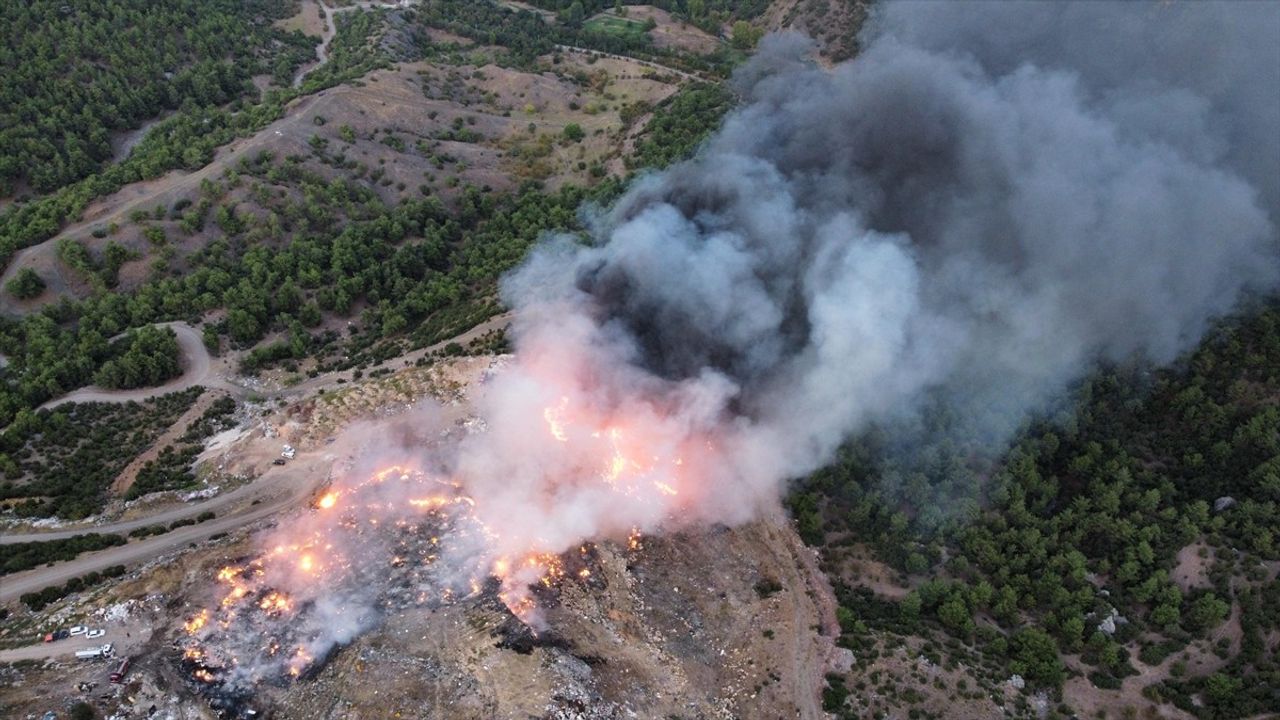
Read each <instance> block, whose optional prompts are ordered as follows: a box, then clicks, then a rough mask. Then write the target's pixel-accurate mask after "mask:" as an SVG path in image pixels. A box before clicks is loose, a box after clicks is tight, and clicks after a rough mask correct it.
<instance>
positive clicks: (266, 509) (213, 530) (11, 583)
mask: <svg viewBox="0 0 1280 720" xmlns="http://www.w3.org/2000/svg"><path fill="white" fill-rule="evenodd" d="M273 469H274V468H273ZM328 469H329V466H328V462H327V461H326V460H324V459H323V458H317V459H316V460H314V461H312V462H310V463H307V464H306V465H301V466H300V465H294V466H289V467H286V468H281V469H279V470H276V471H275V472H270V471H269V472H267V473H264V474H263V475H262V477H261V478H259V479H258V480H257V481H256V482H254V484H253V485H250V486H247V488H254V489H256V490H257V491H259V492H261V493H262V497H261V498H259V499H260V500H261V502H259V503H258V504H257V505H251V506H250V507H248V508H247V509H246V510H245V511H243V512H240V513H236V514H234V515H228V516H226V517H219V518H217V519H215V520H210V521H209V522H205V523H201V524H199V525H189V526H187V527H181V528H178V529H177V530H172V531H170V532H167V533H165V534H164V535H158V536H155V537H151V538H147V539H145V540H140V541H137V542H131V543H129V544H127V545H121V546H119V547H114V548H108V549H106V550H101V551H98V552H94V553H88V554H85V555H81V556H80V557H78V558H76V559H75V560H71V561H68V562H65V563H60V564H58V565H55V566H53V567H43V568H37V569H35V570H28V571H26V572H20V573H14V574H12V575H6V576H4V577H3V578H0V604H3V603H7V602H12V601H13V600H16V599H18V598H19V597H21V596H22V594H23V593H29V592H34V591H36V590H41V589H43V588H46V587H49V586H51V585H60V584H62V583H65V582H66V581H68V580H70V579H71V578H73V577H79V576H81V575H84V574H85V573H89V572H93V571H95V570H97V571H101V570H103V569H105V568H108V567H111V566H112V565H132V564H137V563H141V562H145V561H147V560H151V559H152V558H155V557H158V556H160V555H163V554H165V553H168V552H172V551H174V550H177V549H179V548H182V547H185V546H186V545H188V544H190V543H195V542H200V541H202V540H207V539H208V538H209V536H211V535H216V534H217V533H220V532H230V531H232V530H236V529H238V528H241V527H244V526H245V525H248V524H250V523H253V522H256V521H258V520H261V519H263V518H265V517H267V516H269V515H271V514H273V513H276V512H278V511H280V510H283V509H285V508H289V507H297V506H298V505H300V504H301V503H302V501H303V500H304V499H305V498H306V497H307V496H308V495H310V494H311V493H312V492H314V491H315V490H316V488H318V487H319V486H320V485H321V484H322V483H323V482H324V481H325V480H326V479H327V478H328ZM230 494H232V493H228V495H230ZM248 497H249V495H244V496H242V499H247V498H248ZM207 507H208V505H203V506H199V507H197V508H196V509H197V510H203V509H204V508H207ZM180 510H183V511H185V510H187V508H181V509H180ZM159 517H160V516H153V517H150V518H147V519H146V520H144V521H142V522H143V524H152V523H155V522H159Z"/></svg>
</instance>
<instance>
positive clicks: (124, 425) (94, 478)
mask: <svg viewBox="0 0 1280 720" xmlns="http://www.w3.org/2000/svg"><path fill="white" fill-rule="evenodd" d="M202 391H203V388H199V387H196V388H191V389H190V390H184V391H182V392H178V393H170V394H168V395H164V396H162V397H158V398H153V399H151V400H148V401H146V402H143V403H133V402H130V403H79V404H70V405H63V406H60V407H58V408H56V409H54V410H40V411H36V412H32V411H31V410H23V411H21V412H20V413H18V415H17V417H16V418H14V420H13V422H11V423H10V424H9V426H8V427H6V428H4V430H3V432H0V473H3V477H0V500H16V501H17V502H16V503H15V504H14V505H13V509H14V511H15V512H16V514H17V515H19V516H20V517H48V516H53V515H56V516H58V517H62V518H67V519H80V518H84V517H88V516H89V515H92V514H94V513H96V512H98V511H99V510H100V509H101V507H102V499H103V493H104V492H105V490H106V489H107V488H108V487H109V486H110V485H111V482H112V481H113V480H115V478H116V475H118V474H119V473H120V471H121V470H123V469H124V467H125V466H126V465H128V464H129V462H130V461H132V460H133V458H134V457H135V456H137V454H138V453H140V452H142V451H143V450H145V449H146V448H147V447H149V446H150V445H151V443H152V442H154V441H155V439H156V438H157V437H159V435H160V433H162V432H164V431H165V430H166V429H168V427H169V426H170V425H171V424H173V423H174V421H176V420H177V419H178V417H179V416H180V415H181V414H182V413H183V412H185V411H186V410H187V408H189V407H191V404H192V403H193V402H195V400H196V398H197V397H199V396H200V394H201V392H202Z"/></svg>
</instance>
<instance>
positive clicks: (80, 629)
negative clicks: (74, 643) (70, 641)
mask: <svg viewBox="0 0 1280 720" xmlns="http://www.w3.org/2000/svg"><path fill="white" fill-rule="evenodd" d="M87 632H89V628H87V627H85V626H84V625H76V626H75V627H73V628H71V635H72V636H73V637H74V636H76V635H83V634H85V633H87Z"/></svg>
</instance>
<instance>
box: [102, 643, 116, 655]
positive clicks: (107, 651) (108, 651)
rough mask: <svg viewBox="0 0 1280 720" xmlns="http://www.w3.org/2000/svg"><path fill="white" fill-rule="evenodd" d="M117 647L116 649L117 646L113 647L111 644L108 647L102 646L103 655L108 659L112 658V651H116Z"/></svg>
mask: <svg viewBox="0 0 1280 720" xmlns="http://www.w3.org/2000/svg"><path fill="white" fill-rule="evenodd" d="M115 647H116V646H115V645H112V644H111V643H107V644H106V645H103V646H102V654H103V655H106V656H107V657H111V651H112V650H115Z"/></svg>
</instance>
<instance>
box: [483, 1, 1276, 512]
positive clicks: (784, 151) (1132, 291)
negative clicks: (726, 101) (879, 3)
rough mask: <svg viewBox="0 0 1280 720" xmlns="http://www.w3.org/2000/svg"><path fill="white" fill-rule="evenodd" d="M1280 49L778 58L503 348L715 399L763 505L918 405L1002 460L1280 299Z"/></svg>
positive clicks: (969, 14) (1067, 22)
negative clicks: (1038, 424) (1122, 369)
mask: <svg viewBox="0 0 1280 720" xmlns="http://www.w3.org/2000/svg"><path fill="white" fill-rule="evenodd" d="M1277 37H1280V5H1277V4H1275V3H1221V4H1210V3H1181V2H1173V3H1163V2H1162V3H1155V2H1132V3H1073V4H1049V3H1008V2H999V3H978V2H965V3H936V4H935V3H915V2H902V3H888V4H886V5H884V6H883V7H882V8H881V11H880V13H879V15H878V16H877V17H876V19H875V21H874V22H873V23H872V26H871V27H870V29H869V30H868V31H867V33H866V35H865V37H864V38H863V47H864V51H863V52H862V54H861V55H860V56H859V57H858V58H857V59H855V60H853V61H851V62H848V63H845V64H842V65H840V66H837V67H835V68H833V69H830V70H828V69H824V68H822V67H819V66H817V65H815V64H814V63H813V62H812V61H811V59H810V58H811V57H812V54H813V53H812V51H813V46H812V44H811V42H810V41H808V40H807V39H805V38H803V37H800V36H798V35H776V36H772V37H768V38H766V39H765V40H764V42H763V43H762V47H761V49H760V51H759V53H758V54H757V55H756V56H755V57H754V58H753V59H752V60H751V61H750V62H749V63H748V64H747V65H746V66H745V67H744V68H742V69H741V70H740V71H739V72H738V74H737V76H736V84H737V87H738V90H739V92H740V94H741V96H742V99H743V102H742V105H741V107H740V108H739V109H738V110H736V111H735V112H733V113H731V114H730V115H729V117H728V118H727V119H726V120H725V122H724V125H723V127H722V128H721V129H720V130H719V131H718V132H717V133H716V134H715V135H714V136H713V137H712V138H710V140H709V141H708V142H707V143H706V144H705V146H704V147H703V148H702V150H701V152H700V153H699V154H698V156H697V157H696V158H695V159H693V160H692V161H689V162H686V163H683V164H681V165H678V166H676V167H674V168H671V169H669V170H667V171H665V172H662V173H660V174H656V175H652V176H649V177H646V178H643V179H642V180H640V181H639V182H637V183H636V184H635V185H634V186H633V187H632V188H631V189H630V191H629V192H627V193H626V195H625V196H624V197H623V198H622V199H621V200H620V201H619V202H618V203H617V204H616V205H615V206H614V207H613V208H612V209H611V210H609V211H608V212H607V213H606V214H605V215H604V216H603V217H601V218H598V220H597V223H596V224H597V227H596V228H595V230H594V231H593V233H592V237H591V239H590V242H589V243H588V244H587V245H585V246H584V245H583V244H581V243H575V242H573V241H571V240H567V239H559V240H557V241H555V242H551V243H548V244H547V245H546V246H545V247H543V248H541V249H540V250H539V251H538V252H536V253H535V254H534V256H533V257H532V258H531V259H530V260H529V262H528V263H527V264H526V265H525V266H524V267H522V268H521V269H520V270H519V271H517V272H516V273H514V274H513V275H512V276H511V277H510V278H509V279H508V281H507V283H506V286H505V290H506V299H507V300H508V302H509V303H510V304H511V305H512V306H513V307H514V308H516V310H517V312H518V313H519V314H521V315H522V316H523V317H522V319H521V320H519V321H518V322H517V338H518V341H517V347H518V348H519V347H521V342H520V341H521V340H522V339H527V338H528V337H529V336H541V335H551V336H554V334H555V327H556V326H557V325H561V324H563V325H564V326H565V327H569V326H573V327H575V328H580V326H582V325H585V326H587V327H588V328H589V329H588V330H586V331H583V330H581V329H576V330H574V331H573V332H572V333H566V335H565V338H564V342H566V343H585V344H586V346H587V347H588V348H589V352H590V353H593V354H595V355H596V356H597V357H599V358H600V359H599V362H596V363H594V364H593V365H592V367H593V368H594V372H597V373H599V374H600V375H601V376H603V377H605V378H608V379H609V381H608V382H606V383H604V384H605V385H611V386H612V390H611V391H610V392H615V393H620V394H623V395H625V394H626V393H627V392H628V389H634V390H635V391H637V392H640V393H642V394H643V393H649V394H655V393H656V394H657V395H658V396H661V395H662V394H663V393H664V392H676V391H679V392H687V391H688V388H689V387H690V386H691V385H697V384H699V383H715V384H716V385H717V387H718V388H719V389H718V390H716V394H719V396H720V397H721V398H722V405H721V406H720V407H719V408H717V410H716V412H715V413H714V415H715V416H716V422H717V423H720V426H721V428H722V432H725V433H726V434H727V435H729V436H732V437H733V438H734V439H733V441H732V442H731V443H730V444H732V445H733V446H735V447H736V452H735V453H731V454H729V455H730V457H729V459H728V461H729V462H730V463H741V466H740V467H737V468H736V471H737V474H738V475H740V476H742V478H740V480H741V482H742V483H744V484H745V485H747V486H748V487H750V486H751V483H754V482H759V483H762V484H763V485H765V486H767V489H766V488H755V489H756V490H758V491H759V492H761V493H764V494H768V493H775V492H776V490H777V486H778V484H779V483H780V482H781V481H782V480H783V479H785V478H788V477H794V476H797V475H800V474H802V473H805V472H808V471H810V470H812V469H814V468H815V467H818V466H820V465H821V464H823V463H824V462H826V461H828V460H829V459H830V457H831V454H832V453H833V452H834V450H835V448H836V447H838V445H839V444H840V443H841V442H842V440H844V439H845V438H847V437H848V436H849V434H850V433H853V432H856V431H859V430H860V429H863V428H865V427H867V425H868V424H869V423H872V422H892V421H893V420H895V419H901V418H906V417H909V416H911V415H912V413H913V412H915V410H916V409H917V408H918V404H919V402H920V400H921V398H922V397H923V396H924V395H925V394H926V393H932V394H934V395H935V396H941V397H944V398H947V399H948V402H949V403H951V405H952V406H953V408H954V409H955V410H956V411H957V412H958V413H959V414H961V415H962V416H964V417H966V418H968V420H969V422H970V423H971V424H972V425H974V426H975V428H976V430H978V431H979V432H981V433H982V434H983V436H985V437H987V438H988V439H989V441H990V442H992V443H999V442H1000V441H1001V440H1002V439H1003V438H1006V437H1007V435H1008V433H1009V432H1010V431H1011V430H1012V429H1013V428H1014V427H1015V426H1016V425H1017V424H1018V423H1019V422H1021V421H1022V420H1024V419H1025V418H1026V417H1027V415H1028V413H1032V412H1035V411H1036V410H1039V409H1043V408H1044V407H1045V404H1046V403H1047V402H1048V401H1050V400H1051V399H1052V398H1054V397H1055V396H1056V395H1058V394H1060V393H1061V392H1062V390H1063V388H1064V387H1065V386H1066V385H1067V384H1068V383H1070V382H1071V381H1073V380H1075V379H1077V378H1079V377H1080V376H1082V375H1083V374H1084V373H1086V372H1087V371H1088V370H1089V369H1090V368H1091V367H1092V366H1093V364H1094V363H1095V362H1097V361H1129V360H1133V359H1145V360H1150V361H1153V362H1156V363H1167V362H1169V361H1171V360H1173V359H1175V358H1176V357H1177V356H1178V354H1179V353H1181V352H1183V351H1185V350H1186V349H1187V348H1189V347H1190V346H1191V345H1192V344H1194V343H1195V342H1196V341H1197V340H1198V339H1199V338H1200V337H1201V336H1202V334H1203V333H1204V331H1205V330H1206V328H1207V327H1208V325H1209V324H1210V323H1211V322H1212V321H1213V320H1214V319H1215V318H1218V317H1221V316H1223V315H1225V314H1228V313H1230V312H1231V311H1232V309H1233V308H1234V307H1236V305H1237V303H1238V302H1239V301H1240V299H1241V298H1242V296H1244V295H1246V294H1248V293H1254V292H1268V291H1270V290H1272V289H1273V288H1274V287H1275V286H1276V282H1277V270H1278V269H1280V265H1277V262H1276V260H1277V256H1276V255H1277V253H1276V251H1277V243H1276V231H1275V224H1274V223H1275V221H1276V219H1277V217H1278V216H1277V207H1280V203H1278V199H1280V198H1278V193H1277V183H1278V182H1280V181H1278V178H1280V141H1277V140H1276V138H1275V133H1276V129H1277V128H1278V127H1280V49H1277V48H1278V47H1280V45H1278V44H1277V43H1276V42H1275V38H1277ZM548 304H552V305H554V306H555V307H556V310H555V312H552V313H548V312H546V311H545V310H542V309H540V308H545V307H546V306H547V305H548ZM611 366H621V367H623V368H625V369H622V370H619V369H611ZM676 404H678V403H676ZM724 428H731V431H730V430H723V429H724ZM732 492H735V493H739V494H741V495H742V496H744V497H748V496H751V495H753V493H750V492H744V491H743V489H742V488H738V489H736V490H733V491H732Z"/></svg>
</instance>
